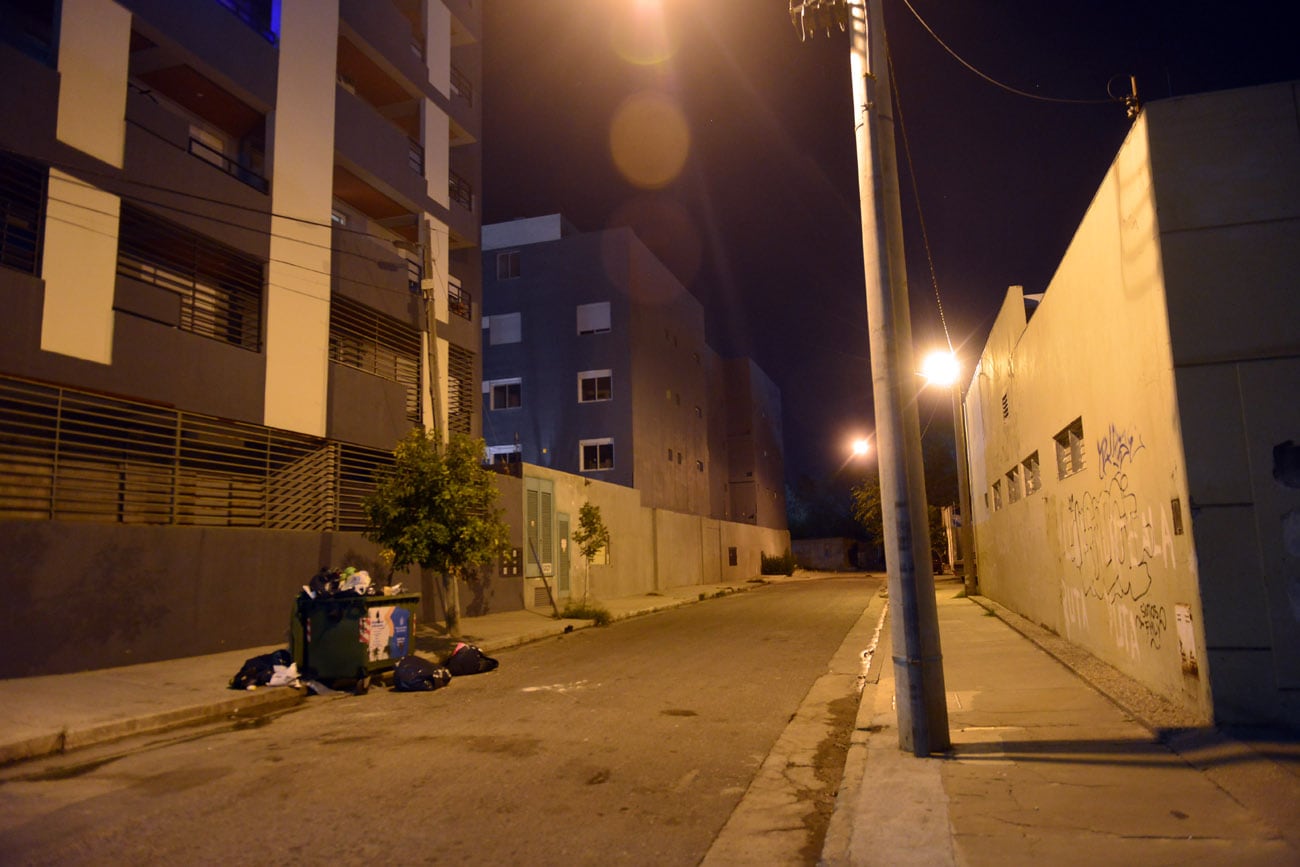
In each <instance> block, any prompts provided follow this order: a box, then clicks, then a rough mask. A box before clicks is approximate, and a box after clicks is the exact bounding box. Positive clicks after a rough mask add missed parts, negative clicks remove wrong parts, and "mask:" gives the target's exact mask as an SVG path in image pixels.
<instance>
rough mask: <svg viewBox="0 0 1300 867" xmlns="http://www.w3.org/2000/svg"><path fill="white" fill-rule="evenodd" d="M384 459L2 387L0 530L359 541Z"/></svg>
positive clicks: (155, 409) (213, 421) (96, 400)
mask: <svg viewBox="0 0 1300 867" xmlns="http://www.w3.org/2000/svg"><path fill="white" fill-rule="evenodd" d="M391 465H392V455H391V454H390V453H389V452H386V451H383V450H380V449H373V448H369V447H366V446H359V445H355V444H351V443H342V442H337V441H331V440H325V439H320V438H316V437H308V436H303V435H299V434H293V433H289V432H287V431H281V430H276V429H274V428H267V427H262V426H260V425H254V424H248V423H244V422H236V421H229V420H226V419H220V418H216V417H214V416H206V415H200V414H197V413H184V412H179V411H177V410H174V409H171V408H168V407H160V406H153V405H150V404H145V403H140V402H135V401H129V400H124V399H122V398H116V397H108V396H105V395H101V394H96V393H93V392H88V391H80V390H75V389H70V388H64V387H60V386H54V385H47V384H44V383H39V382H32V381H29V380H23V379H16V378H11V377H0V519H7V520H13V519H19V520H21V519H29V520H64V521H93V522H105V523H120V524H171V525H189V526H210V527H249V528H263V529H277V530H313V531H326V530H357V531H359V530H364V529H365V527H366V517H365V511H364V507H363V503H364V500H365V497H366V496H367V494H369V493H370V491H372V490H373V489H374V480H375V477H376V474H377V473H378V472H380V471H381V470H383V469H384V468H386V467H388V466H391Z"/></svg>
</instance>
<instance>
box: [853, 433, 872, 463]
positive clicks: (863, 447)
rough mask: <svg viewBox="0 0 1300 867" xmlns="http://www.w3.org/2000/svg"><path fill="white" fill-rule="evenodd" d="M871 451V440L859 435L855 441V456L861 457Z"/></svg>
mask: <svg viewBox="0 0 1300 867" xmlns="http://www.w3.org/2000/svg"><path fill="white" fill-rule="evenodd" d="M869 451H871V440H869V439H867V438H866V437H858V438H857V439H855V440H854V441H853V455H854V457H859V458H860V457H862V456H863V455H865V454H866V453H867V452H869Z"/></svg>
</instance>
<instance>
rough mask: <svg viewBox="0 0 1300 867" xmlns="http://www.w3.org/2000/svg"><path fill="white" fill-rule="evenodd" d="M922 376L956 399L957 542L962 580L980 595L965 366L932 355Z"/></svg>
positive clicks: (946, 353)
mask: <svg viewBox="0 0 1300 867" xmlns="http://www.w3.org/2000/svg"><path fill="white" fill-rule="evenodd" d="M921 375H922V376H924V377H925V378H926V380H927V381H928V382H929V384H930V385H936V386H939V387H941V388H946V389H948V391H949V394H950V395H951V396H952V431H953V439H954V443H953V445H954V448H955V451H956V452H957V508H958V509H960V510H961V525H960V526H959V527H958V528H957V538H958V539H959V540H960V545H961V573H962V574H961V578H962V583H963V584H964V585H965V586H966V592H967V593H968V594H970V595H972V596H973V595H975V594H976V593H978V592H979V579H978V578H977V577H976V572H975V561H976V559H977V558H976V556H975V532H974V530H975V528H974V527H973V526H971V519H972V517H973V516H972V515H971V503H970V471H969V469H968V464H967V460H966V405H965V402H964V401H963V400H962V393H961V362H960V361H958V360H957V356H956V354H954V353H953V352H952V351H950V350H942V349H941V350H936V351H934V352H931V353H930V354H929V355H927V356H926V357H925V360H924V361H922V362H921Z"/></svg>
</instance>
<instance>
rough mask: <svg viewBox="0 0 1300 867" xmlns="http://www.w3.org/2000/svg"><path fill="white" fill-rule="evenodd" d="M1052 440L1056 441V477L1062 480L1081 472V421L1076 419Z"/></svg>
mask: <svg viewBox="0 0 1300 867" xmlns="http://www.w3.org/2000/svg"><path fill="white" fill-rule="evenodd" d="M1052 439H1054V440H1056V477H1057V478H1058V479H1063V478H1065V477H1066V476H1072V475H1074V474H1075V473H1077V472H1079V471H1080V470H1082V469H1083V419H1082V418H1076V419H1075V420H1074V421H1072V422H1070V423H1069V424H1068V425H1066V427H1065V430H1063V431H1061V432H1060V433H1058V434H1057V435H1056V436H1054V437H1052Z"/></svg>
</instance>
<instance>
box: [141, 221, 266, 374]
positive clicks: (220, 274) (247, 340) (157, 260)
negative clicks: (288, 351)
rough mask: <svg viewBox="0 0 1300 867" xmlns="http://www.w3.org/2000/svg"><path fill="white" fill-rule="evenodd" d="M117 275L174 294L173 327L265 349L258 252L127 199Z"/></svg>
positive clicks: (254, 349) (227, 341)
mask: <svg viewBox="0 0 1300 867" xmlns="http://www.w3.org/2000/svg"><path fill="white" fill-rule="evenodd" d="M117 273H118V274H119V275H121V276H123V277H128V278H130V279H133V280H139V281H140V282H142V283H148V284H151V285H153V286H156V287H157V288H159V289H163V290H166V291H168V292H173V293H175V294H176V296H177V298H178V301H179V308H178V310H177V312H176V316H175V318H174V319H173V320H172V321H171V322H169V324H171V325H173V326H174V327H176V328H179V329H181V330H182V331H189V332H192V333H194V334H200V335H202V336H204V337H210V338H212V339H214V340H220V341H223V342H225V343H229V344H232V345H234V346H240V347H243V348H244V349H251V350H253V351H255V352H256V351H260V349H261V339H262V330H261V327H262V262H261V261H260V260H258V259H257V258H256V257H255V256H250V255H249V254H247V253H245V252H243V251H242V250H236V249H235V248H234V247H228V246H226V245H225V244H222V243H220V242H218V241H214V240H212V239H211V238H208V237H207V236H205V235H200V234H199V233H198V232H194V231H192V230H190V229H187V228H185V227H184V226H180V225H177V224H176V223H172V222H170V221H168V220H164V219H162V218H161V217H157V216H154V215H153V214H152V213H150V212H149V211H146V210H145V209H143V208H138V207H136V206H134V205H131V204H128V203H125V202H124V203H123V204H122V215H121V220H120V223H119V230H118V247H117Z"/></svg>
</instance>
